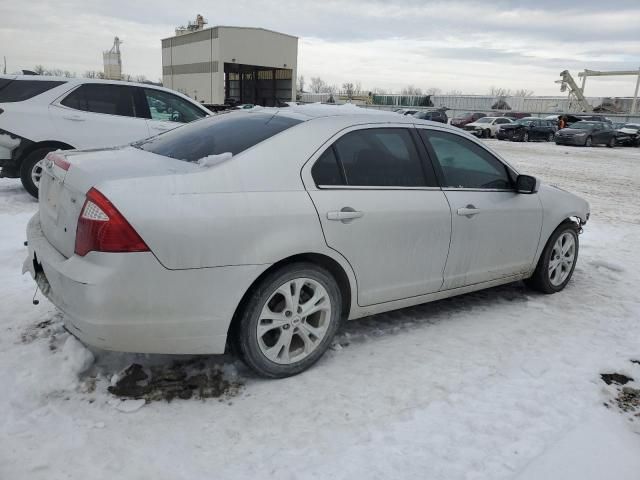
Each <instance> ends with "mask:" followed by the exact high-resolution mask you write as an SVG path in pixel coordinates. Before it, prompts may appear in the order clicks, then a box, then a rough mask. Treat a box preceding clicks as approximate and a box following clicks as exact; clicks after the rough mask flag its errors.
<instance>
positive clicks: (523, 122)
mask: <svg viewBox="0 0 640 480" xmlns="http://www.w3.org/2000/svg"><path fill="white" fill-rule="evenodd" d="M534 120H535V119H534V118H530V117H526V118H519V119H518V120H516V121H515V122H513V123H515V124H516V125H529V123H530V122H533V121H534Z"/></svg>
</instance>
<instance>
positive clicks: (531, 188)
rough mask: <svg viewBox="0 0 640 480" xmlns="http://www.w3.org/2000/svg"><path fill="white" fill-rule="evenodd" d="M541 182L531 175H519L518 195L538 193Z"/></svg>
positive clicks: (517, 179)
mask: <svg viewBox="0 0 640 480" xmlns="http://www.w3.org/2000/svg"><path fill="white" fill-rule="evenodd" d="M539 186H540V181H539V180H538V179H537V178H536V177H532V176H531V175H518V178H516V191H517V192H518V193H537V192H538V187H539Z"/></svg>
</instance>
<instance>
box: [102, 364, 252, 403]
mask: <svg viewBox="0 0 640 480" xmlns="http://www.w3.org/2000/svg"><path fill="white" fill-rule="evenodd" d="M241 388H242V383H241V382H240V381H239V380H238V379H236V378H233V376H232V378H229V376H228V375H225V372H224V370H223V369H222V368H221V367H218V366H214V367H212V366H210V365H208V364H207V363H206V362H204V361H198V360H191V361H185V362H174V363H172V364H171V365H169V366H159V367H143V366H142V365H140V364H138V363H133V364H131V365H129V366H128V367H127V368H125V369H124V370H123V371H122V372H120V374H118V375H116V377H115V378H114V380H113V381H112V385H111V386H110V387H109V392H110V393H112V394H113V395H116V396H118V397H120V398H127V399H144V400H145V401H147V402H152V401H158V400H166V401H169V402H170V401H171V400H174V399H176V398H180V399H183V400H186V399H190V398H195V399H205V398H219V399H221V400H223V399H228V398H230V397H233V396H235V395H236V394H237V393H238V392H239V391H240V389H241Z"/></svg>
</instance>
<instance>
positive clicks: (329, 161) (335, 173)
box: [311, 147, 345, 186]
mask: <svg viewBox="0 0 640 480" xmlns="http://www.w3.org/2000/svg"><path fill="white" fill-rule="evenodd" d="M311 175H312V176H313V180H314V181H315V182H316V185H327V186H329V185H344V184H345V179H344V172H343V171H342V166H341V165H340V164H339V163H338V159H337V158H336V155H335V153H334V151H333V147H329V148H328V149H327V150H326V151H325V152H324V153H323V154H322V155H321V156H320V158H319V159H318V160H317V161H316V163H315V164H314V165H313V168H312V169H311Z"/></svg>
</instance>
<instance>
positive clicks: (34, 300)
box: [31, 285, 40, 305]
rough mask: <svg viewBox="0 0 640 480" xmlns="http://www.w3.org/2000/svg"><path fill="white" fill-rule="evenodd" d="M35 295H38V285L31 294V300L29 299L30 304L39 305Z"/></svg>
mask: <svg viewBox="0 0 640 480" xmlns="http://www.w3.org/2000/svg"><path fill="white" fill-rule="evenodd" d="M36 295H38V285H36V291H35V292H33V298H32V299H31V303H33V304H34V305H38V304H39V303H40V300H38V299H37V298H36Z"/></svg>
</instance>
